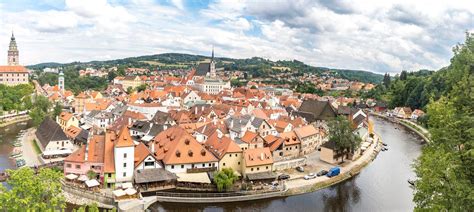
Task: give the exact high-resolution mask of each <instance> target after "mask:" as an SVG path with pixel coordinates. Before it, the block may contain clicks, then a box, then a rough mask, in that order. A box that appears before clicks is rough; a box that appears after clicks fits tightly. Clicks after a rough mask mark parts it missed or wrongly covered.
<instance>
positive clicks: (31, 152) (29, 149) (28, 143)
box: [21, 128, 41, 166]
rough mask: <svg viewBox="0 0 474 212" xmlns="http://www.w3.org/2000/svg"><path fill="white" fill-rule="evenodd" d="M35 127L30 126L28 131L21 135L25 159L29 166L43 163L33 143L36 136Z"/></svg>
mask: <svg viewBox="0 0 474 212" xmlns="http://www.w3.org/2000/svg"><path fill="white" fill-rule="evenodd" d="M35 131H36V130H35V129H34V128H30V129H28V130H27V132H26V133H25V134H24V135H23V137H21V142H22V144H23V145H22V146H21V150H22V151H23V158H24V159H25V162H26V165H27V166H35V165H41V162H40V161H39V159H38V154H37V153H36V151H35V147H34V144H33V139H34V138H35Z"/></svg>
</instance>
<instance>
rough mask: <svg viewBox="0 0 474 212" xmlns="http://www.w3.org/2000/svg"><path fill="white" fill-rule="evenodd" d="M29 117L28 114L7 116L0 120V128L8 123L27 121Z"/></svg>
mask: <svg viewBox="0 0 474 212" xmlns="http://www.w3.org/2000/svg"><path fill="white" fill-rule="evenodd" d="M30 119H31V117H30V115H28V114H26V115H20V116H15V117H14V118H9V119H8V120H2V121H1V122H0V128H3V127H6V126H8V125H12V124H16V123H21V122H27V121H29V120H30Z"/></svg>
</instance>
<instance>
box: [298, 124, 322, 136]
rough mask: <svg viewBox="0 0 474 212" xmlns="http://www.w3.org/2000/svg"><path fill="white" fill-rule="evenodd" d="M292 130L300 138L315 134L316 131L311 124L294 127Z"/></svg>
mask: <svg viewBox="0 0 474 212" xmlns="http://www.w3.org/2000/svg"><path fill="white" fill-rule="evenodd" d="M294 131H295V133H296V135H297V136H298V137H300V138H306V137H308V136H311V135H315V134H317V133H318V130H317V129H316V128H315V127H314V126H313V125H311V124H309V125H306V126H303V127H300V128H295V130H294Z"/></svg>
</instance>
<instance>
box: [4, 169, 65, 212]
mask: <svg viewBox="0 0 474 212" xmlns="http://www.w3.org/2000/svg"><path fill="white" fill-rule="evenodd" d="M7 173H8V175H9V176H10V177H9V179H8V180H7V183H8V185H9V186H11V189H6V188H5V187H3V186H2V185H1V184H0V210H2V211H60V210H62V209H64V208H65V207H66V204H65V201H64V197H63V196H62V194H61V192H62V188H61V183H60V180H61V178H62V177H63V174H62V173H61V172H58V171H54V170H52V169H48V168H43V169H40V170H39V172H38V174H35V172H34V171H33V170H32V169H31V168H28V167H25V168H21V169H17V170H7Z"/></svg>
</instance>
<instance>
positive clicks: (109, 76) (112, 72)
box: [107, 71, 117, 82]
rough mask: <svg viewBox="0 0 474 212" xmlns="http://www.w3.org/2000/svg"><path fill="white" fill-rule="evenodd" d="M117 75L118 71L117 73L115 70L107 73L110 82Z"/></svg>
mask: <svg viewBox="0 0 474 212" xmlns="http://www.w3.org/2000/svg"><path fill="white" fill-rule="evenodd" d="M115 77H117V73H115V71H109V73H107V79H108V80H109V82H111V81H113V80H114V79H115Z"/></svg>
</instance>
